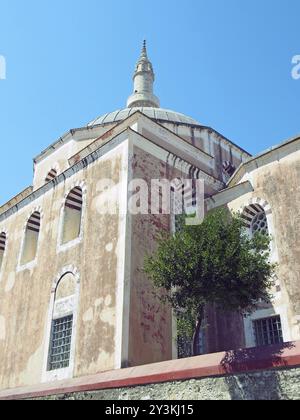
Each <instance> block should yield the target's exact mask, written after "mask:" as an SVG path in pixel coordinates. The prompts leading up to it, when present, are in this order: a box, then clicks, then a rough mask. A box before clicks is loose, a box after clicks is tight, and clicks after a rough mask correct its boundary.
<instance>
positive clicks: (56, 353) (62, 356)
mask: <svg viewBox="0 0 300 420" xmlns="http://www.w3.org/2000/svg"><path fill="white" fill-rule="evenodd" d="M72 328H73V315H70V316H66V317H64V318H60V319H55V320H53V322H52V334H51V342H50V356H49V371H53V370H58V369H64V368H67V367H69V364H70V353H71V342H72Z"/></svg>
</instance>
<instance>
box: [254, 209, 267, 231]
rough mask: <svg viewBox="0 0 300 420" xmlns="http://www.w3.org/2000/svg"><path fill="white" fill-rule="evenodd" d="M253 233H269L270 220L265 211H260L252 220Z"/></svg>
mask: <svg viewBox="0 0 300 420" xmlns="http://www.w3.org/2000/svg"><path fill="white" fill-rule="evenodd" d="M251 230H252V233H264V234H267V233H268V221H267V216H266V213H265V212H264V211H262V212H261V213H258V214H257V215H256V216H255V217H254V218H253V220H252V224H251Z"/></svg>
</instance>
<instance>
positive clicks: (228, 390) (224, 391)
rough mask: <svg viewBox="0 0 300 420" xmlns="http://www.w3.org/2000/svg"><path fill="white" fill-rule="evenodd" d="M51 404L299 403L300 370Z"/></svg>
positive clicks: (74, 397)
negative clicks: (146, 402) (286, 401)
mask: <svg viewBox="0 0 300 420" xmlns="http://www.w3.org/2000/svg"><path fill="white" fill-rule="evenodd" d="M43 399H48V400H103V401H115V402H116V404H117V401H122V400H125V401H140V400H146V401H161V400H171V401H172V400H183V401H194V400H195V401H197V400H244V401H245V400H256V401H258V400H267V401H268V400H299V399H300V369H299V368H295V369H284V370H269V371H261V372H257V373H248V374H240V375H231V376H223V377H219V378H207V379H193V380H189V381H178V382H167V383H164V384H156V385H146V386H140V387H133V388H119V389H112V390H103V391H98V392H85V393H75V394H66V395H57V396H54V397H48V398H43Z"/></svg>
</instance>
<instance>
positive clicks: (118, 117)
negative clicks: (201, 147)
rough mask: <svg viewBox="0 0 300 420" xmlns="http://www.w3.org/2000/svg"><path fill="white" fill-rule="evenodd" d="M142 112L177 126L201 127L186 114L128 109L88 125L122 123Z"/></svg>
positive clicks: (157, 109)
mask: <svg viewBox="0 0 300 420" xmlns="http://www.w3.org/2000/svg"><path fill="white" fill-rule="evenodd" d="M137 111H140V112H142V113H143V114H145V115H146V116H147V117H149V118H151V119H152V120H156V121H161V122H170V123H176V124H187V125H198V126H199V125H201V124H199V122H197V121H196V120H194V119H193V118H190V117H187V116H186V115H184V114H180V113H178V112H174V111H170V110H167V109H162V108H142V107H141V108H126V109H123V110H118V111H115V112H111V113H109V114H105V115H103V116H101V117H98V118H96V119H95V120H93V121H91V122H90V123H89V124H88V127H94V126H95V125H102V124H112V123H116V122H120V121H123V120H125V119H126V118H128V117H129V116H130V115H132V114H134V113H135V112H137Z"/></svg>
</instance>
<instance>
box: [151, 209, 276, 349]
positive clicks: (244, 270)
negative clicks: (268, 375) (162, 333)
mask: <svg viewBox="0 0 300 420" xmlns="http://www.w3.org/2000/svg"><path fill="white" fill-rule="evenodd" d="M270 242H271V238H270V237H269V236H268V235H266V234H258V233H257V234H255V235H254V236H252V237H250V235H249V233H248V231H247V229H246V228H245V225H244V222H243V220H242V219H241V217H240V216H239V215H236V214H233V215H232V214H230V213H229V212H228V211H227V210H226V209H223V208H222V209H218V210H215V211H212V212H210V213H208V215H207V216H206V218H205V219H204V221H203V223H202V224H201V225H199V226H183V227H182V229H181V230H180V231H179V232H177V233H176V234H175V235H166V234H165V235H163V236H162V237H161V238H160V239H159V241H158V248H157V251H156V252H155V253H154V255H152V256H150V257H148V258H147V259H146V261H145V266H144V269H145V272H146V273H147V274H148V276H149V277H150V278H151V279H152V280H153V282H154V285H155V286H156V287H157V288H159V289H164V290H165V291H166V293H162V295H163V297H162V298H161V299H162V300H163V301H164V302H166V301H167V302H169V303H170V304H171V306H172V308H173V310H174V311H175V314H176V316H177V318H178V336H180V337H185V338H186V339H190V340H191V339H193V354H194V355H196V354H197V347H198V345H197V343H198V342H199V334H200V332H201V326H202V322H203V318H204V310H205V307H206V306H207V305H214V307H216V308H217V309H219V310H223V311H233V312H239V313H241V314H250V313H252V312H253V311H255V310H256V309H257V303H258V301H259V300H263V301H265V302H270V299H271V296H270V289H271V286H272V285H273V280H272V277H273V275H274V270H275V265H274V264H271V263H270Z"/></svg>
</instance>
